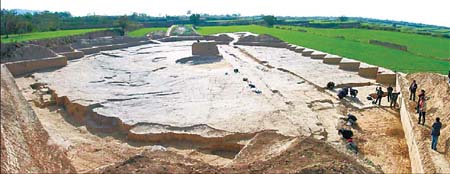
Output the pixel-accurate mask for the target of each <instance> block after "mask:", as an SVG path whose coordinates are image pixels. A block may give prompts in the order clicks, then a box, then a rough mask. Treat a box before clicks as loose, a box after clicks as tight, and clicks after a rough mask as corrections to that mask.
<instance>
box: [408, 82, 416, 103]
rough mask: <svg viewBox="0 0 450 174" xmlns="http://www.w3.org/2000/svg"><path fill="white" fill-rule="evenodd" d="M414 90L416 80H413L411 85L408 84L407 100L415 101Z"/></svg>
mask: <svg viewBox="0 0 450 174" xmlns="http://www.w3.org/2000/svg"><path fill="white" fill-rule="evenodd" d="M416 90H417V83H416V80H413V82H412V84H411V86H409V92H410V94H409V100H413V101H416Z"/></svg>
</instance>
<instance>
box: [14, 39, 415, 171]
mask: <svg viewBox="0 0 450 174" xmlns="http://www.w3.org/2000/svg"><path fill="white" fill-rule="evenodd" d="M173 45H177V43H173ZM173 45H166V46H165V47H167V48H164V49H166V53H160V54H161V55H156V56H159V57H164V59H161V60H158V61H156V62H153V63H152V64H150V63H149V62H151V60H152V59H148V60H147V57H145V56H137V57H134V58H132V57H131V55H127V56H130V58H128V59H124V58H123V57H115V56H113V57H110V56H105V55H97V57H95V56H94V57H93V58H91V59H86V60H84V59H82V60H80V61H77V62H73V63H72V64H69V65H68V66H67V67H65V68H63V69H60V70H58V71H57V72H54V73H52V72H43V73H41V74H38V73H37V74H35V75H36V76H35V77H37V78H28V77H24V78H18V79H17V82H18V85H19V86H20V87H21V90H22V92H23V93H24V96H25V97H26V98H27V99H28V101H29V102H30V103H32V104H33V110H34V111H35V112H36V113H37V115H38V118H39V119H40V120H41V121H42V122H43V126H44V128H45V129H46V130H47V132H49V134H50V138H51V139H52V140H53V141H54V142H55V143H56V144H58V145H60V146H63V147H64V148H65V149H66V150H67V153H68V156H69V158H70V160H71V161H72V164H73V165H74V167H75V169H76V171H77V172H99V173H130V172H131V173H149V172H151V173H167V172H169V173H298V172H300V173H311V172H312V173H373V172H386V173H403V172H409V171H410V170H411V169H410V162H409V158H408V149H407V146H406V144H405V140H404V135H403V130H402V128H401V124H400V121H399V116H398V111H397V110H391V109H385V108H384V107H381V108H372V109H365V110H359V109H356V107H354V106H352V105H351V104H349V103H348V101H346V100H338V99H337V98H336V97H335V96H334V95H332V94H329V93H327V92H325V91H324V89H322V88H321V86H323V85H322V84H319V85H318V84H316V83H315V82H320V83H322V82H323V83H325V81H327V79H319V78H315V77H322V76H323V74H321V73H322V72H319V71H317V70H315V69H314V67H308V68H307V69H301V67H300V65H302V64H301V63H298V62H295V61H297V59H294V56H298V55H297V53H292V54H291V53H290V52H289V53H285V52H284V50H280V49H279V50H274V49H272V48H271V49H270V50H264V48H258V49H257V50H256V51H272V53H274V54H270V55H275V53H277V54H280V55H284V54H286V55H289V56H290V59H292V62H282V61H280V62H278V63H276V64H275V65H273V64H269V62H267V61H265V62H264V61H260V60H259V59H258V58H259V57H260V56H258V58H256V57H254V58H251V56H249V55H250V54H245V53H243V52H242V51H241V50H239V49H235V48H233V47H231V46H220V47H219V48H220V51H221V53H222V54H223V56H224V57H223V60H221V61H217V62H210V63H207V64H202V65H187V64H176V63H175V60H178V59H179V58H180V57H183V56H181V54H185V53H188V51H189V50H188V49H186V44H185V43H183V44H181V46H180V47H185V48H184V49H183V50H181V51H178V52H176V51H174V50H170V48H171V46H173ZM133 49H136V48H132V49H130V50H120V51H117V50H116V51H111V52H108V54H110V55H120V54H131V52H133V51H134V52H139V51H138V50H133ZM146 49H149V50H153V49H158V48H146ZM144 51H145V50H144ZM165 54H167V55H165ZM178 54H179V55H178ZM136 55H137V54H136ZM291 56H292V57H291ZM156 58H158V57H155V58H154V59H156ZM277 59H279V58H278V57H270V59H267V60H270V61H271V62H276V61H275V60H277ZM304 59H306V58H304ZM130 60H133V61H134V62H133V63H130ZM302 61H305V62H308V61H306V60H302ZM94 62H95V64H94ZM144 62H145V63H146V64H145V66H143V65H142V64H143V63H144ZM271 62H270V63H271ZM125 64H126V65H127V66H130V65H133V66H130V67H127V66H125ZM293 64H295V65H298V66H286V68H288V69H286V71H282V70H280V69H279V68H278V66H282V65H283V66H284V65H293ZM316 64H317V66H319V65H320V66H322V65H321V64H319V63H316ZM89 66H94V67H95V68H86V67H89ZM162 67H163V68H162ZM126 68H129V69H128V70H127V69H126ZM234 68H236V69H238V70H239V72H233V69H234ZM291 69H294V70H296V71H292V70H291ZM326 70H327V71H329V72H333V73H334V76H336V78H337V77H339V78H342V79H344V80H348V79H352V78H348V76H349V75H348V73H347V72H345V71H341V70H337V67H331V66H330V67H326ZM71 71H72V72H78V73H77V75H76V76H74V74H70V72H71ZM313 71H317V72H313ZM131 72H133V73H131ZM64 73H68V74H64ZM93 74H95V75H93ZM131 74H133V76H131ZM152 74H154V75H152ZM175 74H176V75H175ZM297 74H298V75H297ZM56 75H58V76H56ZM309 75H313V77H311V76H309ZM350 75H351V76H353V75H354V76H356V74H355V73H350ZM94 76H98V77H99V78H97V79H96V78H92V77H94ZM303 77H305V78H303ZM39 78H40V79H39ZM44 78H45V79H46V80H48V81H49V85H50V87H52V88H53V87H55V88H53V89H56V90H44V91H52V92H51V94H52V95H51V96H52V97H48V96H49V94H45V95H43V94H42V91H40V92H39V90H40V89H38V90H33V89H31V88H30V87H29V85H30V84H34V83H36V80H38V81H39V82H45V81H40V80H42V79H44ZM244 78H247V79H248V80H247V81H244V80H243V79H244ZM311 78H313V79H311ZM69 79H70V80H69ZM99 79H100V80H99ZM249 80H250V81H249ZM353 80H355V81H360V80H362V81H364V84H365V81H373V80H368V79H361V78H359V77H358V78H356V79H353ZM72 81H73V82H72ZM146 81H148V82H146ZM68 82H70V83H68ZM50 83H52V84H50ZM76 83H79V84H81V86H76ZM100 83H105V84H104V85H106V86H108V88H102V87H99V86H98V85H99V84H100ZM345 83H347V82H345ZM63 84H65V85H74V84H75V86H72V87H68V86H66V87H64V86H63ZM249 84H252V85H256V86H257V88H258V89H260V90H262V91H263V92H262V94H258V93H256V92H255V91H253V90H252V89H251V88H250V87H249ZM58 85H59V87H58ZM61 86H63V87H61ZM56 87H58V88H56ZM149 87H151V88H149ZM153 88H155V89H153ZM160 88H161V90H160ZM169 88H173V89H174V90H173V91H167V89H169ZM118 89H121V90H120V91H119V90H118ZM122 89H123V90H122ZM156 89H157V90H156ZM162 89H164V90H162ZM84 90H85V91H84ZM55 91H56V92H55ZM111 91H115V92H111ZM136 91H139V92H137V93H136ZM58 94H61V96H59V97H58V96H57V95H58ZM94 94H95V95H94ZM46 96H47V97H46ZM55 96H56V97H55ZM93 96H98V97H93ZM77 97H78V98H77ZM103 98H105V99H104V100H103ZM137 99H140V100H137ZM59 100H60V101H59ZM94 100H99V101H94ZM152 102H153V103H152ZM164 102H165V103H164ZM143 103H145V104H143ZM173 103H177V105H173ZM35 104H36V105H35ZM55 104H58V105H55ZM37 106H40V107H42V108H39V107H37ZM124 106H127V107H128V106H130V107H131V108H126V107H124ZM125 109H129V110H125ZM94 110H95V111H97V112H98V111H99V110H101V111H103V113H102V114H104V115H100V114H97V113H92V112H93V111H94ZM111 111H115V112H111ZM136 111H142V112H136ZM133 112H134V113H133ZM349 112H350V113H353V114H354V115H356V116H357V117H358V122H359V124H358V127H357V128H356V129H354V132H355V142H356V144H357V145H358V146H359V147H360V150H361V153H360V154H358V155H355V154H353V153H350V152H349V151H347V150H346V149H345V147H344V146H345V145H344V142H343V141H342V140H341V139H340V136H339V135H338V134H337V128H339V127H340V126H341V125H342V124H343V123H341V122H339V116H344V115H346V114H347V113H349ZM131 113H133V114H136V117H134V115H131ZM157 114H159V115H157ZM106 115H111V116H106ZM187 115H188V116H189V117H186V116H187ZM116 116H117V117H116ZM127 117H129V118H127ZM137 118H138V119H137ZM120 119H122V120H124V119H128V123H127V124H125V123H124V124H122V121H120ZM139 119H140V120H139ZM136 120H137V121H136ZM180 120H183V121H182V122H181V121H180ZM110 125H111V127H109V126H110ZM112 126H116V127H112ZM100 132H103V133H100ZM218 132H219V133H218ZM212 142H215V143H212ZM217 142H220V143H217Z"/></svg>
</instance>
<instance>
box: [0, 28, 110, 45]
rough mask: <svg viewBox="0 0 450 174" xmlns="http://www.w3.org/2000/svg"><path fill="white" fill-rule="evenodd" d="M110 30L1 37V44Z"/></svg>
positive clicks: (94, 29) (62, 31)
mask: <svg viewBox="0 0 450 174" xmlns="http://www.w3.org/2000/svg"><path fill="white" fill-rule="evenodd" d="M107 29H109V28H91V29H77V30H59V31H46V32H34V33H25V34H12V35H9V37H8V38H6V35H2V36H1V43H9V42H23V41H29V40H39V39H50V38H56V37H64V36H73V35H79V34H85V33H89V32H93V31H100V30H107Z"/></svg>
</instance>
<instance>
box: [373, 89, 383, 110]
mask: <svg viewBox="0 0 450 174" xmlns="http://www.w3.org/2000/svg"><path fill="white" fill-rule="evenodd" d="M383 94H384V92H383V88H381V86H380V87H379V88H377V99H376V100H375V104H377V102H378V106H380V105H381V99H382V98H383Z"/></svg>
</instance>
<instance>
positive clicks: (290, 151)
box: [93, 132, 374, 173]
mask: <svg viewBox="0 0 450 174" xmlns="http://www.w3.org/2000/svg"><path fill="white" fill-rule="evenodd" d="M150 171H151V173H311V172H313V173H317V172H322V173H374V172H373V171H371V170H370V169H368V168H367V167H364V166H363V165H361V164H359V163H358V162H357V161H356V160H355V159H354V157H351V156H348V155H347V154H344V153H342V152H339V151H337V150H335V149H334V148H333V147H332V146H330V145H328V144H327V143H325V142H324V141H320V140H316V139H314V138H311V137H287V136H282V135H280V134H277V133H275V132H262V133H259V134H258V135H256V136H255V137H254V138H253V139H252V140H251V141H250V142H249V143H248V144H247V145H246V146H245V148H244V149H243V150H242V151H241V152H240V153H239V154H238V155H237V157H236V158H235V159H234V160H233V161H232V162H231V164H230V165H227V166H225V167H220V166H211V165H209V164H207V163H204V162H201V161H198V160H194V159H190V158H189V157H186V156H185V157H183V156H181V155H178V154H175V153H173V152H170V151H164V150H159V151H151V150H146V151H144V152H143V153H141V154H139V155H136V156H134V157H132V158H130V159H128V160H125V161H124V162H120V163H116V164H114V165H111V166H108V167H105V168H103V169H99V170H98V171H93V172H98V173H114V172H116V173H124V172H126V173H130V172H131V173H148V172H150Z"/></svg>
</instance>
